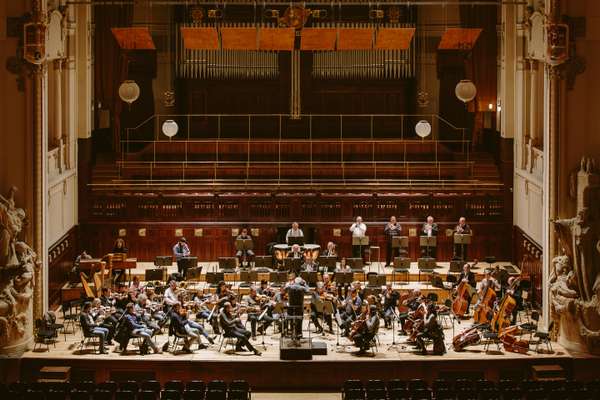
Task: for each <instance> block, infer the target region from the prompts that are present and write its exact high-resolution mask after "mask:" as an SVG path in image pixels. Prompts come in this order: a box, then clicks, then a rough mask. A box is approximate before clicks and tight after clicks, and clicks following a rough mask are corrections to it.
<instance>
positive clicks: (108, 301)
mask: <svg viewBox="0 0 600 400" xmlns="http://www.w3.org/2000/svg"><path fill="white" fill-rule="evenodd" d="M100 304H101V305H102V306H103V307H112V306H114V305H115V299H113V298H112V297H111V294H110V288H107V287H103V288H102V290H101V291H100Z"/></svg>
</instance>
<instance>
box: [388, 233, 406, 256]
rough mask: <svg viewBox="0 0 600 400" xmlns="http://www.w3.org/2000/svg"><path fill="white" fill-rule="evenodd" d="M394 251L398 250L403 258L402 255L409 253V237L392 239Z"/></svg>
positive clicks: (394, 237)
mask: <svg viewBox="0 0 600 400" xmlns="http://www.w3.org/2000/svg"><path fill="white" fill-rule="evenodd" d="M392 249H400V250H398V254H400V256H402V253H408V251H407V250H406V249H408V236H393V237H392Z"/></svg>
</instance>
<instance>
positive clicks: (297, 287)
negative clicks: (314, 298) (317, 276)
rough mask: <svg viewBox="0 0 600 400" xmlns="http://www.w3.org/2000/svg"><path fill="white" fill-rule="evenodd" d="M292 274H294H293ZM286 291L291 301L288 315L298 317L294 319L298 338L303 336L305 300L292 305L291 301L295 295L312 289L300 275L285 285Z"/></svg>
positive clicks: (294, 327) (290, 301) (295, 333)
mask: <svg viewBox="0 0 600 400" xmlns="http://www.w3.org/2000/svg"><path fill="white" fill-rule="evenodd" d="M290 275H291V276H294V275H293V274H290ZM285 292H286V293H287V296H288V301H289V303H290V304H289V305H288V315H289V316H294V317H296V319H295V320H294V321H293V330H294V336H295V337H297V338H299V337H302V319H301V317H302V316H303V315H304V303H303V301H304V300H302V302H301V304H299V305H298V304H294V305H292V304H291V303H292V301H293V299H294V298H295V297H294V296H300V293H303V294H305V293H309V292H310V289H309V288H308V285H307V284H306V282H305V281H304V280H303V279H302V278H300V277H298V278H294V280H293V281H292V282H288V284H287V285H286V286H285ZM302 299H304V297H302Z"/></svg>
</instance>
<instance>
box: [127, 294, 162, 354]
mask: <svg viewBox="0 0 600 400" xmlns="http://www.w3.org/2000/svg"><path fill="white" fill-rule="evenodd" d="M124 318H125V323H126V324H127V328H128V332H129V335H130V336H134V337H141V338H143V340H144V344H145V345H146V346H149V347H151V348H152V350H153V351H154V353H155V354H160V353H162V351H161V350H160V349H159V348H158V346H157V345H156V343H154V341H153V340H152V330H150V329H148V327H147V326H146V325H144V324H142V323H140V321H138V318H137V316H136V315H135V308H134V305H133V303H129V304H127V307H126V309H125V315H124ZM122 350H123V351H125V349H124V348H123V349H122Z"/></svg>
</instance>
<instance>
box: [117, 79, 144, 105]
mask: <svg viewBox="0 0 600 400" xmlns="http://www.w3.org/2000/svg"><path fill="white" fill-rule="evenodd" d="M119 97H120V98H121V100H123V101H124V102H126V103H128V104H129V105H131V103H133V102H134V101H136V100H137V99H138V98H139V97H140V87H139V86H138V84H137V83H135V81H132V80H126V81H124V82H123V83H121V86H119Z"/></svg>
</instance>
